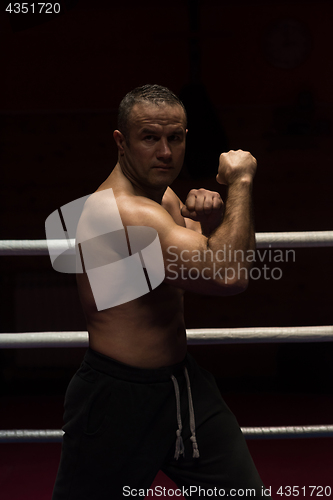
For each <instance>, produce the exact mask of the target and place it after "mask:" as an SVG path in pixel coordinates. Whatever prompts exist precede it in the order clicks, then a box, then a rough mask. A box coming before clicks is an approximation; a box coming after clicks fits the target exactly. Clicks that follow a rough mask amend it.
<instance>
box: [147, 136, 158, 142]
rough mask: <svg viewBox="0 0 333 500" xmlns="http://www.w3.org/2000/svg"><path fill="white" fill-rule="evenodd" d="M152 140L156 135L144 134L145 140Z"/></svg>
mask: <svg viewBox="0 0 333 500" xmlns="http://www.w3.org/2000/svg"><path fill="white" fill-rule="evenodd" d="M154 140H156V137H155V136H154V135H146V136H145V141H154Z"/></svg>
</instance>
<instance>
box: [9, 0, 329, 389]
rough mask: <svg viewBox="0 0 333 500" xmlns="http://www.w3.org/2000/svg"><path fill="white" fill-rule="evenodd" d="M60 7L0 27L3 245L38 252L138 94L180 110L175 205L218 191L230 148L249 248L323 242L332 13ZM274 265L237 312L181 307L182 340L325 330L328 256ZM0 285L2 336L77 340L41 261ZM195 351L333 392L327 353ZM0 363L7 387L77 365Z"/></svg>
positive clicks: (56, 277)
mask: <svg viewBox="0 0 333 500" xmlns="http://www.w3.org/2000/svg"><path fill="white" fill-rule="evenodd" d="M69 4H70V2H66V5H67V8H66V5H65V3H64V2H62V4H61V6H62V13H63V14H62V15H60V16H56V17H55V18H52V19H50V20H48V21H47V22H42V19H41V18H38V20H37V17H36V15H35V17H31V16H30V18H29V17H28V16H26V17H24V16H21V17H20V18H19V17H18V16H17V15H16V17H14V16H15V14H11V15H9V14H6V13H5V12H4V11H2V12H1V14H0V39H1V47H2V50H1V53H0V60H1V69H2V71H1V73H2V77H1V83H0V85H1V97H0V99H1V101H0V102H1V104H0V131H1V132H0V133H1V138H0V141H1V144H0V147H1V150H0V154H1V164H2V176H1V183H0V209H1V215H2V219H1V236H0V237H1V239H44V238H45V233H44V222H45V219H46V217H47V216H48V215H49V214H50V213H51V212H53V211H54V210H55V209H56V208H58V207H60V206H62V205H63V204H65V203H68V202H70V201H72V200H75V199H76V198H79V197H81V196H83V195H85V194H89V193H91V192H92V191H94V190H95V189H96V187H97V186H98V185H99V184H100V183H101V182H102V181H103V180H104V179H105V178H106V176H107V175H108V174H109V172H110V170H111V169H112V168H113V166H114V165H115V163H116V149H115V145H114V144H113V139H112V131H113V130H114V128H115V127H116V110H117V106H118V104H119V101H120V100H121V98H122V97H123V96H124V94H125V93H126V92H127V91H129V90H130V89H132V88H134V87H135V86H138V85H141V84H144V83H158V84H162V85H165V86H168V87H170V88H171V89H172V90H173V91H174V92H176V93H178V94H180V95H181V96H182V98H183V99H184V102H186V104H187V107H188V111H189V135H188V138H189V153H188V157H187V161H186V165H185V167H184V171H183V173H182V174H181V176H180V178H179V179H178V180H177V181H176V182H175V183H174V186H173V188H174V190H175V191H176V192H177V194H179V196H180V197H181V198H185V197H186V194H187V192H188V191H189V190H190V189H191V188H192V187H206V188H208V189H215V190H216V189H219V186H218V185H216V183H215V181H214V178H215V173H214V172H215V170H216V168H217V165H218V155H219V153H221V152H222V151H226V150H228V149H238V148H241V149H245V150H249V151H251V153H252V154H253V155H254V156H255V157H256V158H257V160H258V165H259V167H258V174H257V177H256V183H255V192H254V201H255V215H256V231H257V232H263V231H264V232H272V231H307V230H332V208H333V202H332V195H331V191H332V167H333V165H332V158H331V143H332V117H333V93H332V87H333V85H332V84H333V81H332V80H333V74H332V70H331V59H332V47H333V34H332V20H333V19H332V18H333V4H332V2H330V1H315V0H313V1H270V2H268V1H217V0H215V1H214V0H202V2H194V1H193V2H186V1H178V2H168V3H164V2H156V1H154V2H152V1H146V2H134V1H128V0H124V2H112V1H109V2H107V1H105V2H102V1H95V2H87V1H84V0H79V1H77V2H76V3H75V2H72V4H73V5H72V8H69V7H70V5H69ZM38 22H40V23H41V24H36V23H38ZM33 24H36V25H33ZM191 134H192V135H191ZM265 263H266V265H267V266H269V267H276V264H273V263H271V262H269V261H268V259H266V261H265ZM277 265H278V266H279V267H281V269H282V272H283V275H282V277H281V279H278V280H276V279H272V278H270V279H266V280H265V279H264V278H263V277H261V278H260V279H257V280H253V281H252V282H251V285H250V287H249V289H248V290H247V291H246V292H245V293H243V294H242V295H239V296H236V297H228V298H225V299H221V298H211V297H202V296H198V295H194V294H188V297H187V302H186V320H187V326H188V328H203V327H239V326H293V325H295V326H298V325H299V326H301V325H325V324H332V292H331V286H330V285H331V277H332V250H331V248H327V249H298V250H296V253H295V261H292V262H282V263H279V264H277ZM0 270H1V290H0V300H1V303H0V314H1V331H3V332H6V331H7V332H15V331H18V332H23V331H47V330H50V331H52V330H68V331H69V330H84V329H85V324H84V320H83V316H82V312H81V309H80V305H79V302H78V298H77V295H76V289H75V278H74V277H73V276H65V275H60V274H57V273H56V272H55V271H53V270H52V268H51V265H50V262H49V259H48V257H40V258H37V257H22V258H18V257H16V258H9V257H2V258H1V259H0ZM191 350H192V352H194V354H195V356H196V357H197V358H198V359H199V360H200V361H201V362H202V363H203V364H204V365H206V366H208V367H210V368H211V369H212V370H213V371H214V373H215V374H216V375H217V376H218V377H222V376H223V377H224V378H225V379H227V380H229V379H230V380H231V379H232V380H233V379H237V380H238V379H241V381H242V384H244V382H245V381H251V383H255V381H256V380H258V379H260V380H261V379H262V378H263V377H264V378H265V380H266V381H270V383H271V382H272V383H278V385H279V384H282V386H283V387H285V388H286V387H290V384H292V383H297V384H303V385H304V387H307V388H311V387H312V388H313V389H314V388H316V389H318V387H319V388H323V389H325V388H327V387H329V386H330V384H331V381H332V368H331V366H332V346H331V344H326V343H325V344H320V345H319V344H308V345H300V344H295V345H283V344H280V345H248V346H219V347H216V346H215V347H214V348H212V347H195V348H194V347H193V348H191ZM1 356H2V361H3V377H4V378H5V380H6V381H7V382H8V381H10V380H15V379H16V378H19V377H23V376H24V377H25V378H34V377H36V378H38V377H39V378H40V376H41V374H43V376H44V377H45V378H57V377H61V376H62V374H64V373H65V378H66V377H67V374H68V371H70V370H73V369H75V367H76V366H77V363H78V362H79V359H80V357H81V356H82V352H81V351H80V350H68V351H65V350H63V349H59V350H55V349H53V350H52V351H48V350H43V351H41V350H25V351H23V350H16V351H10V352H9V351H7V352H5V351H3V352H2V353H1ZM291 381H293V382H291Z"/></svg>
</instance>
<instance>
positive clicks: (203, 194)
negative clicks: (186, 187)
mask: <svg viewBox="0 0 333 500" xmlns="http://www.w3.org/2000/svg"><path fill="white" fill-rule="evenodd" d="M223 212H224V203H223V201H222V198H221V196H220V195H219V193H216V192H215V191H208V190H207V189H202V188H201V189H192V190H191V191H190V192H189V193H188V195H187V198H186V201H185V205H183V207H182V210H181V214H182V216H183V217H187V218H189V219H192V220H194V221H198V222H200V223H201V226H202V227H203V228H204V230H205V232H210V231H212V230H214V229H215V228H216V227H217V226H218V225H219V224H220V223H221V220H222V216H223Z"/></svg>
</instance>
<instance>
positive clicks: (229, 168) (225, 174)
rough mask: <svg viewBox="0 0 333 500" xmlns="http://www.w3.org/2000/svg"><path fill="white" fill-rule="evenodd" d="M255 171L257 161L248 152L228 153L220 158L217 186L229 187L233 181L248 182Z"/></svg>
mask: <svg viewBox="0 0 333 500" xmlns="http://www.w3.org/2000/svg"><path fill="white" fill-rule="evenodd" d="M256 169H257V160H256V159H255V158H254V157H253V156H252V155H251V153H249V152H248V151H242V150H241V149H239V150H238V151H233V150H231V151H229V152H228V153H222V154H221V156H220V162H219V168H218V174H217V176H216V180H217V182H218V183H219V184H226V185H227V186H229V185H230V184H233V183H234V182H235V181H237V180H240V179H244V180H247V181H249V182H251V181H252V180H253V177H254V175H255V173H256Z"/></svg>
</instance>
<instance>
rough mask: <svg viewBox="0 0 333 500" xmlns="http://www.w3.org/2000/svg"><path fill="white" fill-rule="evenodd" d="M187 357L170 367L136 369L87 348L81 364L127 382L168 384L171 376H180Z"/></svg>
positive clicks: (186, 362)
mask: <svg viewBox="0 0 333 500" xmlns="http://www.w3.org/2000/svg"><path fill="white" fill-rule="evenodd" d="M188 356H189V355H188V354H186V356H185V358H184V359H183V361H181V362H180V363H176V364H173V365H170V366H163V367H161V368H138V367H136V366H131V365H127V364H126V363H122V362H120V361H117V360H115V359H113V358H110V357H109V356H106V355H105V354H101V353H99V352H97V351H94V350H93V349H91V348H90V347H89V348H88V350H87V351H86V353H85V356H84V359H83V362H84V363H87V364H88V365H89V366H91V368H93V369H94V370H97V371H99V372H102V373H105V374H107V375H110V376H111V377H114V378H118V379H121V380H124V381H127V382H139V383H140V382H141V383H149V382H151V383H153V382H168V381H170V378H171V375H174V376H175V377H177V376H179V375H182V374H183V373H184V368H185V366H186V365H187V364H188Z"/></svg>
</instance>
